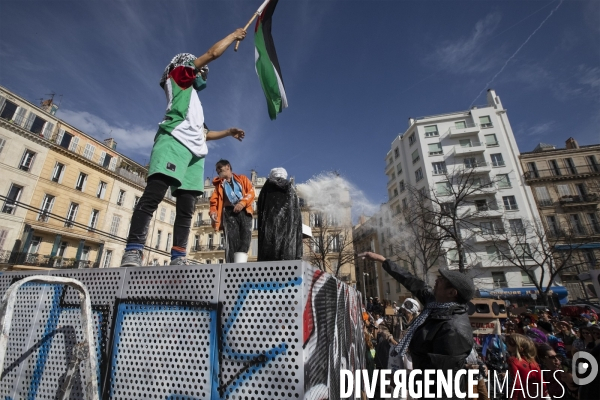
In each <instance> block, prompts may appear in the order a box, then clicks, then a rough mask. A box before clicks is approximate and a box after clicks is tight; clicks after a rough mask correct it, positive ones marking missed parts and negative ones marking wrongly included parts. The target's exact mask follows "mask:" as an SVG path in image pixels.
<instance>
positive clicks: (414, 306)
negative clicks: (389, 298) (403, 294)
mask: <svg viewBox="0 0 600 400" xmlns="http://www.w3.org/2000/svg"><path fill="white" fill-rule="evenodd" d="M400 308H403V309H405V310H406V311H408V312H409V313H411V314H416V313H418V312H421V306H420V305H419V303H418V302H417V301H416V300H415V299H406V300H404V303H402V306H401V307H400Z"/></svg>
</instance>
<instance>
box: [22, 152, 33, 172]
mask: <svg viewBox="0 0 600 400" xmlns="http://www.w3.org/2000/svg"><path fill="white" fill-rule="evenodd" d="M34 159H35V153H34V152H33V151H31V150H25V153H23V157H21V162H20V163H19V169H20V170H22V171H26V172H29V170H31V167H32V166H33V160H34Z"/></svg>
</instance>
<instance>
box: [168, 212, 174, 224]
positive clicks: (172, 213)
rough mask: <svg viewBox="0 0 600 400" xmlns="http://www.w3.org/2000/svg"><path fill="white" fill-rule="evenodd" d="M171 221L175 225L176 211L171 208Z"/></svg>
mask: <svg viewBox="0 0 600 400" xmlns="http://www.w3.org/2000/svg"><path fill="white" fill-rule="evenodd" d="M169 223H170V224H171V225H173V224H174V223H175V211H173V210H171V218H169Z"/></svg>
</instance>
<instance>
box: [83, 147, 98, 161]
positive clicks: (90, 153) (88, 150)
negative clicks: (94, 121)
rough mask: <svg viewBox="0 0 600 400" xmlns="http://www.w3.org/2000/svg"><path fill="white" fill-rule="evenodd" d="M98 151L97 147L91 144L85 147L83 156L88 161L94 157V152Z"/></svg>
mask: <svg viewBox="0 0 600 400" xmlns="http://www.w3.org/2000/svg"><path fill="white" fill-rule="evenodd" d="M95 151H96V146H94V145H93V144H91V143H88V144H86V145H85V149H84V150H83V156H84V157H85V158H87V159H88V160H91V159H92V158H93V157H94V152H95Z"/></svg>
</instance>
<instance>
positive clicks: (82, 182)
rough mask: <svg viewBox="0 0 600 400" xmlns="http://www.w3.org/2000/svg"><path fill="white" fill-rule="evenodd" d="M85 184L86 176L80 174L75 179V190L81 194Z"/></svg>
mask: <svg viewBox="0 0 600 400" xmlns="http://www.w3.org/2000/svg"><path fill="white" fill-rule="evenodd" d="M86 182H87V174H84V173H83V172H80V173H79V177H78V178H77V183H76V184H75V189H77V190H79V191H80V192H83V190H84V189H85V183H86Z"/></svg>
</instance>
